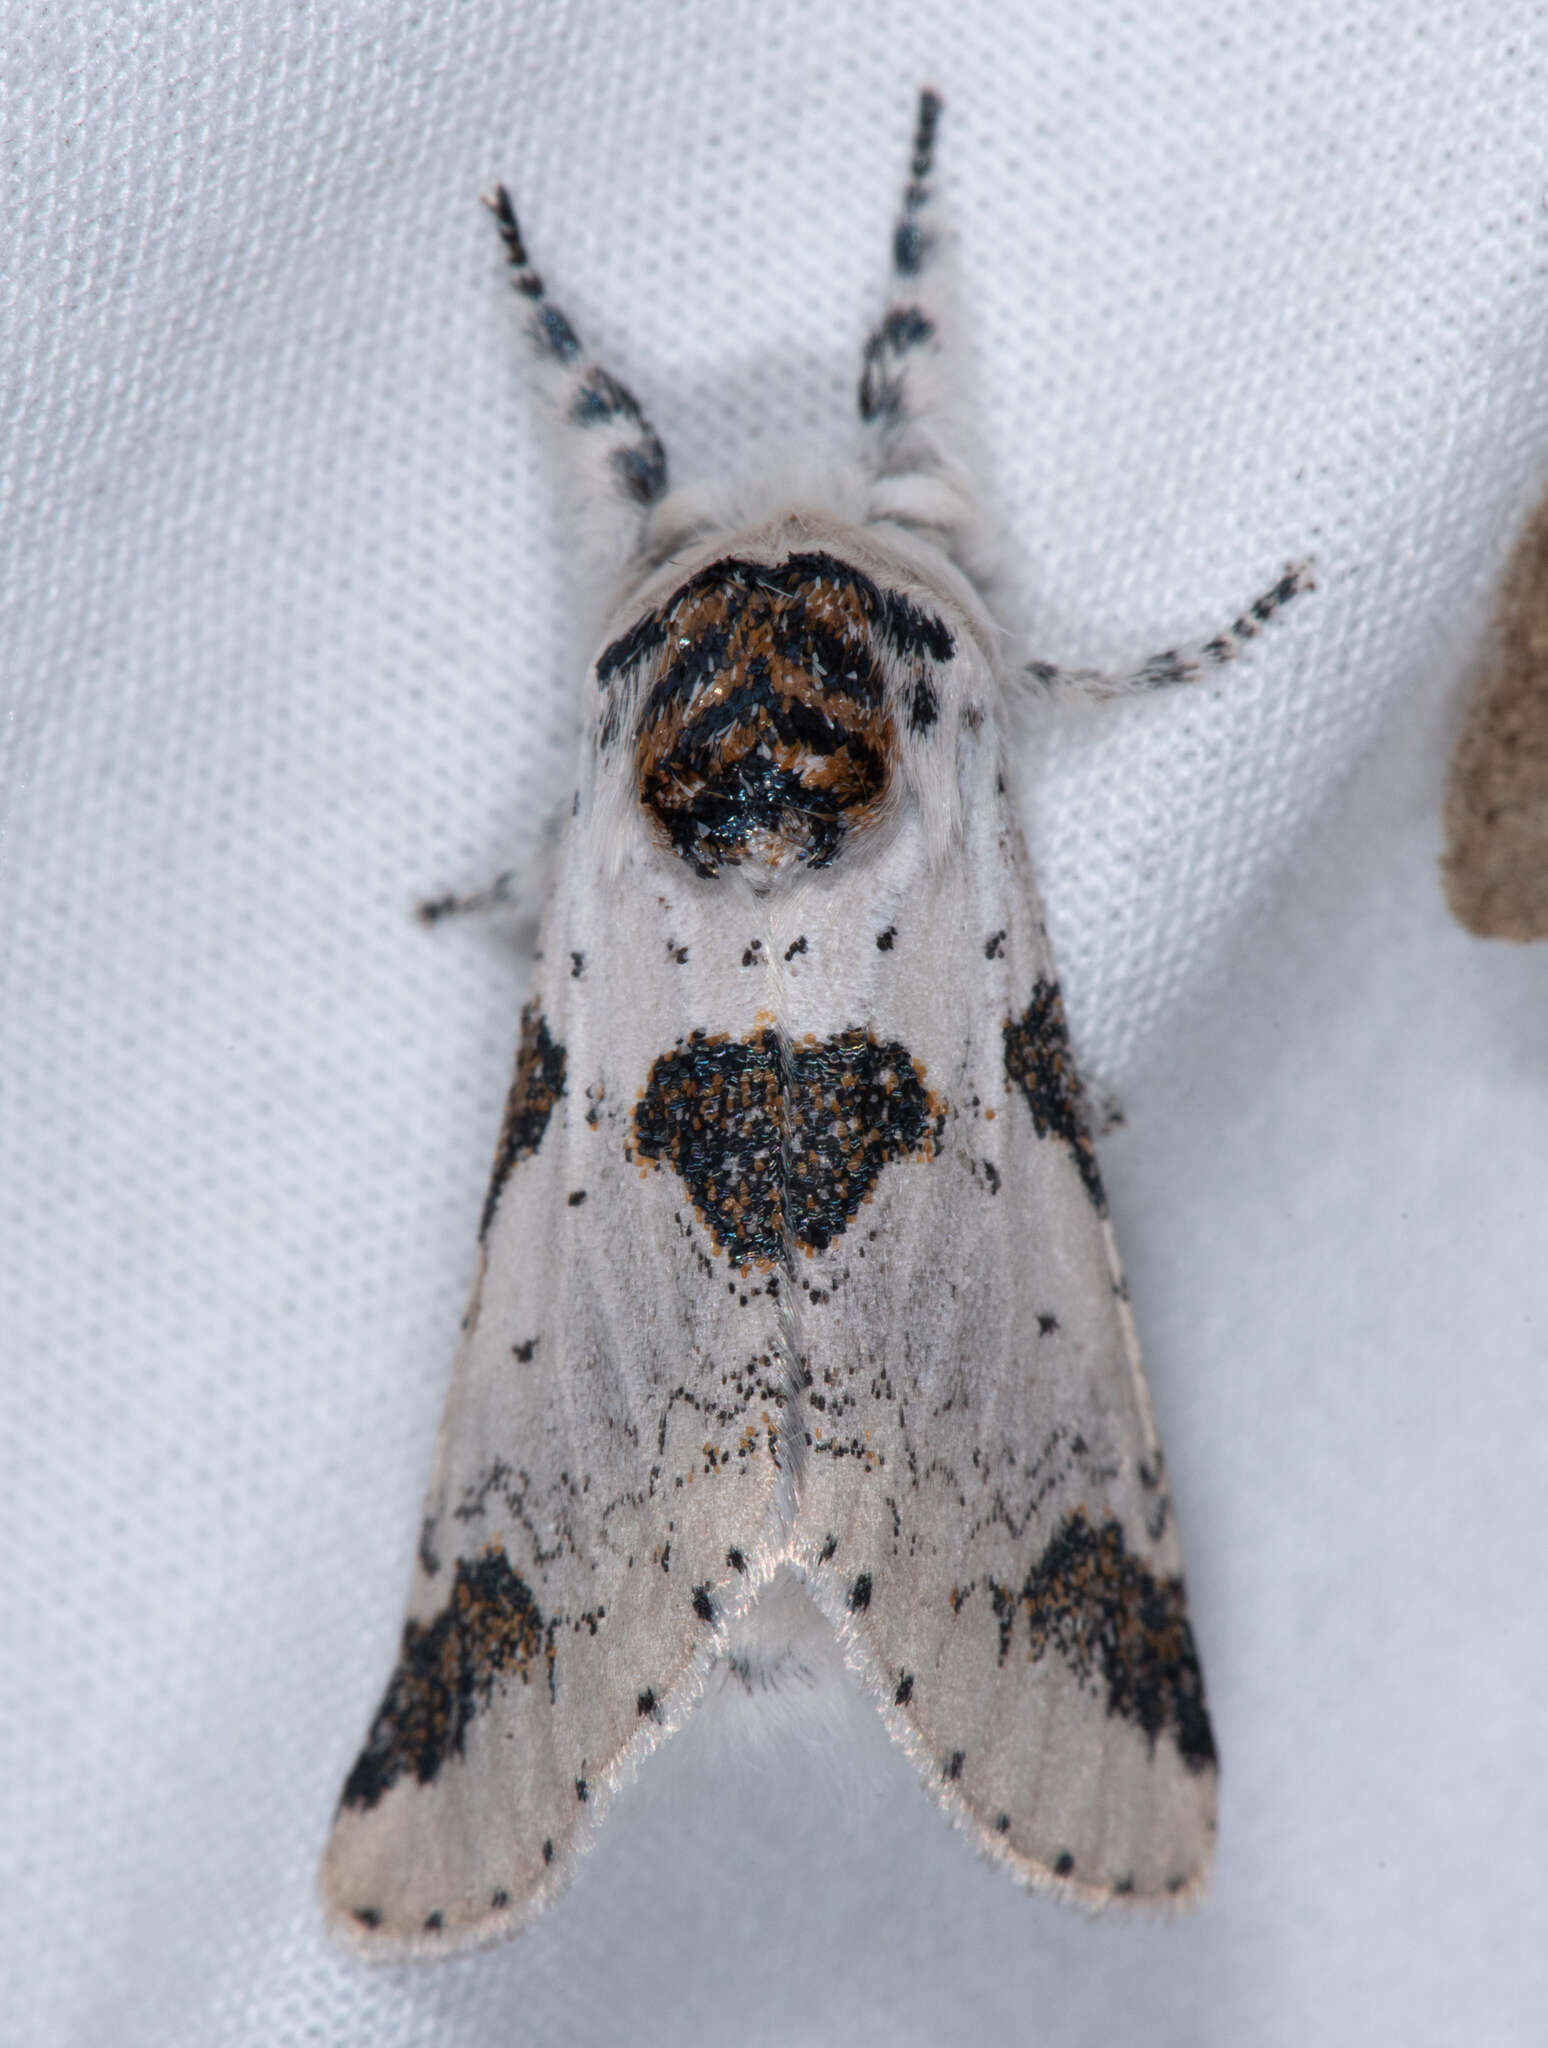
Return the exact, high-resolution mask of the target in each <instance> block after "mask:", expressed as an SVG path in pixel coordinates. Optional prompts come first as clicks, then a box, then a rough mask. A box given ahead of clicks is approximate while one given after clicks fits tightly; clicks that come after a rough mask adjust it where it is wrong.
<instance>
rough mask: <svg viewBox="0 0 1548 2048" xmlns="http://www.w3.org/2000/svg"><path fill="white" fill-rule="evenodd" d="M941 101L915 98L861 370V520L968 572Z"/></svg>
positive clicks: (972, 531)
mask: <svg viewBox="0 0 1548 2048" xmlns="http://www.w3.org/2000/svg"><path fill="white" fill-rule="evenodd" d="M940 115H941V102H940V100H939V98H938V97H937V95H936V94H935V93H933V92H930V91H928V90H926V91H924V92H922V93H921V94H920V95H919V115H918V120H917V122H916V124H915V128H914V147H913V154H912V157H911V158H910V161H909V167H908V168H909V175H908V182H907V184H906V185H905V186H904V189H903V210H902V213H901V214H900V215H899V217H898V222H897V226H896V227H895V228H894V229H893V234H892V278H891V290H890V294H889V298H888V304H887V310H886V312H885V313H884V314H883V315H882V318H881V321H880V322H879V324H878V325H877V326H876V328H875V329H874V330H873V331H872V333H871V335H870V338H869V339H868V340H867V342H866V344H865V349H864V352H863V354H862V356H861V363H860V390H859V403H860V418H861V421H862V422H863V425H864V432H865V448H864V457H865V465H866V468H867V469H868V470H869V472H870V476H871V486H870V492H869V502H868V506H867V517H868V518H869V519H870V520H872V521H882V520H885V521H887V522H889V523H891V524H893V525H899V526H908V527H914V528H916V529H918V530H920V531H921V532H924V533H927V534H928V535H929V536H930V538H931V539H932V540H933V541H935V542H936V544H937V545H938V546H940V547H942V548H944V549H945V550H946V552H947V553H948V554H950V555H953V556H955V557H956V558H957V559H958V560H960V561H962V562H964V564H965V565H966V566H968V567H969V569H970V571H971V567H972V563H971V557H972V555H973V551H974V548H975V545H976V542H977V538H978V519H977V512H976V507H975V504H974V496H973V491H972V487H971V485H970V483H969V480H968V473H967V469H966V466H965V465H964V463H963V462H962V461H961V459H960V457H959V455H958V454H957V452H956V450H955V449H954V447H953V445H952V433H951V422H950V388H949V366H948V362H947V351H946V349H945V347H944V346H943V339H944V332H945V328H946V309H945V306H944V303H943V301H944V298H945V289H944V287H945V282H946V279H945V266H944V265H943V264H942V262H941V260H940V258H941V251H940V248H939V244H938V238H937V236H936V234H935V232H934V230H933V227H932V225H931V220H930V209H931V185H930V179H931V173H932V171H933V168H934V162H935V135H936V129H937V126H938V125H939V122H940Z"/></svg>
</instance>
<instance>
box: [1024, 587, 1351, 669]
mask: <svg viewBox="0 0 1548 2048" xmlns="http://www.w3.org/2000/svg"><path fill="white" fill-rule="evenodd" d="M1316 587H1317V586H1316V584H1315V583H1314V582H1313V580H1312V571H1311V564H1310V563H1309V562H1297V563H1295V564H1293V565H1292V566H1291V567H1290V568H1288V569H1286V571H1285V573H1284V574H1283V576H1281V577H1280V579H1279V581H1278V582H1277V583H1276V584H1275V585H1274V586H1273V588H1272V589H1270V590H1265V591H1264V593H1263V595H1262V596H1261V597H1259V598H1255V599H1254V600H1253V602H1252V603H1251V604H1250V605H1248V607H1247V609H1246V611H1244V612H1243V613H1242V614H1241V615H1240V617H1238V618H1236V619H1233V620H1232V622H1231V624H1230V625H1229V626H1227V627H1226V628H1225V630H1224V632H1221V633H1217V634H1216V635H1215V636H1214V638H1213V639H1212V640H1205V641H1203V642H1201V643H1200V644H1199V645H1197V646H1194V647H1168V648H1166V649H1165V650H1164V651H1163V652H1162V653H1160V654H1152V655H1151V656H1150V657H1149V659H1148V660H1146V661H1142V662H1141V663H1140V665H1139V667H1138V668H1134V669H1130V670H1128V671H1127V672H1126V673H1123V674H1118V675H1110V674H1108V673H1107V672H1106V671H1104V670H1102V669H1093V668H1060V667H1059V666H1058V665H1057V664H1056V663H1054V662H1051V661H1029V662H1028V663H1027V664H1026V666H1025V668H1024V670H1023V671H1022V673H1023V674H1024V675H1025V676H1026V678H1027V680H1028V681H1029V682H1031V683H1033V684H1035V685H1036V686H1037V688H1038V689H1040V690H1044V691H1046V692H1048V694H1049V695H1053V694H1055V693H1066V694H1069V695H1073V696H1079V697H1086V698H1088V699H1090V700H1092V701H1093V702H1101V701H1103V700H1105V699H1107V698H1110V697H1137V696H1139V695H1141V694H1142V693H1143V692H1144V691H1146V690H1164V689H1166V688H1168V687H1169V686H1170V685H1171V684H1173V683H1191V682H1196V681H1197V680H1198V678H1199V677H1200V676H1202V675H1207V674H1208V672H1209V671H1210V670H1211V669H1216V668H1223V667H1224V665H1225V664H1226V663H1227V662H1228V661H1234V660H1235V658H1236V656H1237V655H1238V654H1240V653H1241V652H1242V650H1243V648H1245V647H1246V646H1247V645H1248V644H1249V643H1250V642H1251V641H1253V640H1255V639H1256V638H1257V636H1258V634H1259V633H1260V632H1261V631H1262V629H1263V627H1264V626H1266V625H1267V624H1268V622H1269V620H1270V619H1271V618H1273V616H1274V614H1275V613H1276V612H1277V611H1279V610H1281V609H1282V608H1283V607H1284V606H1285V605H1287V604H1288V603H1289V602H1290V600H1291V598H1293V597H1298V596H1299V595H1300V593H1301V592H1302V591H1303V590H1315V589H1316Z"/></svg>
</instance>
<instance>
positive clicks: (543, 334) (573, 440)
mask: <svg viewBox="0 0 1548 2048" xmlns="http://www.w3.org/2000/svg"><path fill="white" fill-rule="evenodd" d="M484 204H485V205H486V206H487V207H488V208H489V210H490V212H491V213H492V214H493V215H494V217H495V225H496V226H497V227H498V229H499V231H500V239H501V241H502V242H503V243H504V244H505V254H506V258H507V260H508V262H509V263H510V266H511V269H512V271H513V272H514V277H513V279H512V282H513V283H514V285H515V288H516V290H517V291H518V292H519V293H520V294H521V296H522V297H523V298H524V299H525V300H526V301H527V302H528V304H529V306H530V307H531V309H532V317H531V320H530V321H529V323H528V330H527V331H528V333H529V335H530V336H531V339H532V341H533V344H534V346H535V348H536V350H537V354H538V358H539V361H540V362H541V364H542V365H543V369H544V374H545V381H546V382H547V384H548V386H549V391H550V395H551V398H552V400H553V404H554V409H555V412H556V413H557V415H558V417H559V419H560V421H561V422H562V424H563V426H564V428H565V430H566V435H567V439H568V441H569V445H570V448H571V451H572V453H571V460H572V462H573V464H574V467H575V471H576V480H577V484H578V487H579V492H580V498H581V510H582V513H583V515H584V518H585V521H586V529H587V537H588V539H589V540H590V541H591V542H592V543H593V544H594V545H595V546H596V548H597V550H598V552H599V553H601V554H602V555H604V556H605V557H606V558H608V559H610V560H613V561H619V560H627V559H628V558H629V557H630V556H632V555H633V554H635V553H636V552H637V551H638V549H639V546H640V542H641V539H642V537H643V535H644V531H645V522H646V518H647V515H648V514H649V512H650V508H651V507H652V506H653V505H654V504H655V503H656V502H657V501H658V499H660V498H661V497H663V496H664V495H665V492H666V487H667V459H666V452H665V450H664V449H663V448H662V446H661V443H660V441H659V440H658V439H657V438H656V433H655V430H654V428H653V427H652V426H651V424H650V421H649V420H648V419H646V417H645V415H644V413H643V412H642V411H641V410H640V406H639V403H638V401H637V400H636V398H635V397H634V394H633V393H632V392H631V391H629V390H628V389H627V388H626V387H625V386H624V385H622V384H620V383H619V381H618V379H617V378H616V377H614V376H611V375H610V374H609V372H608V371H606V370H604V369H603V367H602V365H601V364H600V363H596V362H593V361H592V360H591V358H590V357H589V356H588V355H587V353H586V351H585V349H584V348H583V347H582V346H581V342H580V338H579V336H578V335H577V334H576V332H575V329H574V328H573V327H572V326H571V325H570V323H569V321H568V320H567V319H566V318H565V316H564V314H563V313H561V312H560V310H559V308H558V307H557V306H556V305H554V304H553V302H552V301H551V300H550V298H549V296H548V293H547V291H546V290H545V288H544V284H543V280H542V278H541V277H540V276H539V275H538V273H537V271H536V270H534V269H533V267H532V264H531V261H530V260H529V258H528V255H527V249H526V244H525V243H524V242H523V240H522V235H521V228H520V227H519V225H518V224H517V220H516V210H515V208H514V207H513V206H512V204H511V195H510V194H509V192H507V191H506V189H505V187H504V186H503V185H500V186H497V187H496V189H495V192H494V196H493V197H492V198H488V199H486V200H485V201H484Z"/></svg>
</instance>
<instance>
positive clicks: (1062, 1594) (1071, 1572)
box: [990, 1508, 1215, 1771]
mask: <svg viewBox="0 0 1548 2048" xmlns="http://www.w3.org/2000/svg"><path fill="white" fill-rule="evenodd" d="M990 1591H991V1596H992V1599H993V1602H994V1611H995V1614H996V1616H997V1618H998V1620H999V1624H1000V1662H1001V1663H1002V1664H1003V1663H1004V1662H1005V1660H1006V1658H1007V1656H1008V1655H1009V1654H1010V1652H1011V1648H1012V1644H1013V1642H1014V1639H1015V1635H1016V1630H1017V1623H1018V1621H1019V1619H1020V1617H1021V1616H1022V1615H1025V1616H1026V1619H1027V1629H1028V1633H1027V1638H1026V1642H1027V1655H1028V1657H1029V1658H1030V1659H1031V1660H1033V1661H1034V1662H1035V1661H1036V1660H1038V1659H1039V1658H1041V1657H1043V1656H1044V1655H1045V1654H1046V1652H1047V1651H1049V1650H1050V1649H1052V1650H1057V1651H1058V1653H1059V1655H1060V1656H1061V1657H1063V1659H1064V1660H1065V1662H1066V1663H1067V1664H1068V1665H1069V1667H1070V1669H1071V1670H1072V1671H1073V1672H1074V1673H1075V1676H1076V1677H1077V1678H1078V1679H1079V1680H1080V1682H1081V1684H1082V1685H1089V1686H1093V1687H1095V1686H1097V1685H1098V1684H1099V1683H1100V1684H1101V1685H1104V1686H1105V1687H1106V1690H1107V1711H1108V1712H1109V1713H1110V1714H1118V1715H1121V1716H1122V1718H1123V1719H1124V1720H1126V1721H1130V1722H1132V1723H1133V1724H1134V1726H1135V1727H1136V1728H1138V1729H1139V1730H1140V1731H1141V1732H1142V1734H1144V1735H1145V1736H1146V1737H1147V1739H1148V1740H1149V1742H1150V1744H1151V1746H1152V1748H1154V1746H1155V1741H1156V1737H1157V1736H1158V1735H1161V1734H1168V1735H1170V1736H1171V1738H1172V1740H1173V1741H1174V1742H1175V1743H1176V1745H1177V1753H1178V1755H1179V1756H1180V1757H1181V1758H1182V1760H1183V1762H1184V1763H1185V1764H1186V1765H1187V1767H1188V1769H1189V1770H1190V1771H1202V1770H1205V1769H1207V1768H1208V1767H1209V1766H1210V1765H1212V1764H1213V1763H1214V1761H1215V1739H1214V1736H1213V1734H1212V1733H1211V1732H1210V1726H1209V1715H1208V1714H1207V1713H1206V1711H1205V1707H1204V1678H1203V1674H1202V1673H1201V1671H1200V1670H1199V1659H1198V1652H1197V1651H1196V1650H1195V1648H1194V1643H1193V1630H1192V1627H1191V1626H1190V1625H1189V1621H1188V1612H1187V1603H1186V1599H1185V1596H1184V1593H1183V1582H1182V1580H1181V1579H1180V1578H1169V1579H1158V1578H1156V1577H1155V1576H1154V1575H1153V1574H1152V1573H1150V1572H1148V1571H1147V1570H1146V1569H1145V1567H1144V1565H1143V1564H1142V1563H1141V1562H1140V1560H1139V1559H1138V1558H1137V1557H1135V1556H1133V1555H1132V1554H1131V1553H1130V1551H1129V1549H1128V1546H1127V1544H1126V1543H1125V1541H1124V1534H1123V1530H1122V1528H1121V1527H1120V1526H1119V1524H1118V1523H1117V1522H1116V1521H1113V1520H1111V1519H1109V1520H1108V1521H1106V1522H1104V1523H1103V1524H1102V1526H1101V1527H1100V1528H1095V1527H1093V1525H1092V1524H1091V1522H1090V1521H1089V1520H1088V1519H1087V1517H1086V1515H1085V1513H1084V1511H1083V1510H1082V1509H1080V1508H1076V1509H1074V1510H1073V1512H1071V1513H1070V1514H1067V1515H1066V1516H1065V1518H1064V1520H1063V1521H1062V1522H1061V1523H1060V1525H1059V1527H1058V1529H1057V1530H1056V1531H1055V1532H1054V1535H1053V1537H1052V1538H1051V1540H1050V1541H1049V1544H1048V1547H1047V1549H1046V1550H1045V1551H1044V1552H1043V1554H1042V1556H1041V1557H1040V1558H1039V1559H1038V1561H1037V1563H1036V1564H1035V1565H1033V1567H1032V1569H1031V1571H1029V1572H1028V1574H1027V1577H1026V1583H1025V1584H1024V1585H1023V1586H1022V1587H1021V1589H1020V1591H1019V1592H1018V1591H1016V1590H1015V1589H1014V1588H1013V1587H1010V1586H992V1587H991V1589H990Z"/></svg>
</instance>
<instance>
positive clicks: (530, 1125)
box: [478, 1003, 565, 1239]
mask: <svg viewBox="0 0 1548 2048" xmlns="http://www.w3.org/2000/svg"><path fill="white" fill-rule="evenodd" d="M564 1060H565V1054H564V1047H563V1046H562V1045H556V1044H555V1042H554V1040H553V1039H552V1038H550V1037H549V1035H548V1020H547V1019H546V1018H545V1017H544V1016H543V1014H542V1012H541V1011H540V1010H539V1008H538V1006H537V1004H536V1003H528V1004H527V1006H526V1008H525V1009H524V1010H523V1011H522V1013H521V1043H520V1044H519V1045H518V1047H517V1048H516V1074H515V1078H514V1079H513V1080H512V1082H511V1092H510V1094H509V1095H508V1096H507V1097H506V1102H505V1116H504V1119H503V1121H502V1122H501V1125H500V1142H499V1143H498V1144H497V1145H496V1147H495V1163H494V1172H493V1173H492V1174H491V1175H490V1179H489V1192H488V1194H487V1195H486V1196H485V1197H484V1213H483V1216H482V1217H481V1218H480V1220H479V1226H478V1234H479V1237H480V1239H482V1238H485V1237H487V1236H488V1235H489V1226H490V1224H491V1223H493V1221H494V1218H495V1211H496V1210H497V1209H498V1208H499V1206H500V1196H501V1193H502V1191H503V1190H504V1187H505V1183H506V1182H507V1181H508V1180H509V1179H510V1177H511V1173H512V1171H513V1170H514V1168H515V1167H516V1165H517V1164H518V1162H519V1161H521V1160H523V1159H530V1158H531V1156H532V1154H533V1153H534V1152H536V1150H537V1149H538V1147H539V1146H540V1145H541V1144H542V1142H543V1133H544V1132H545V1131H546V1130H547V1129H548V1119H549V1118H550V1117H551V1116H552V1115H553V1113H554V1104H555V1103H556V1102H557V1101H558V1100H559V1098H560V1096H561V1095H562V1094H563V1093H564Z"/></svg>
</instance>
